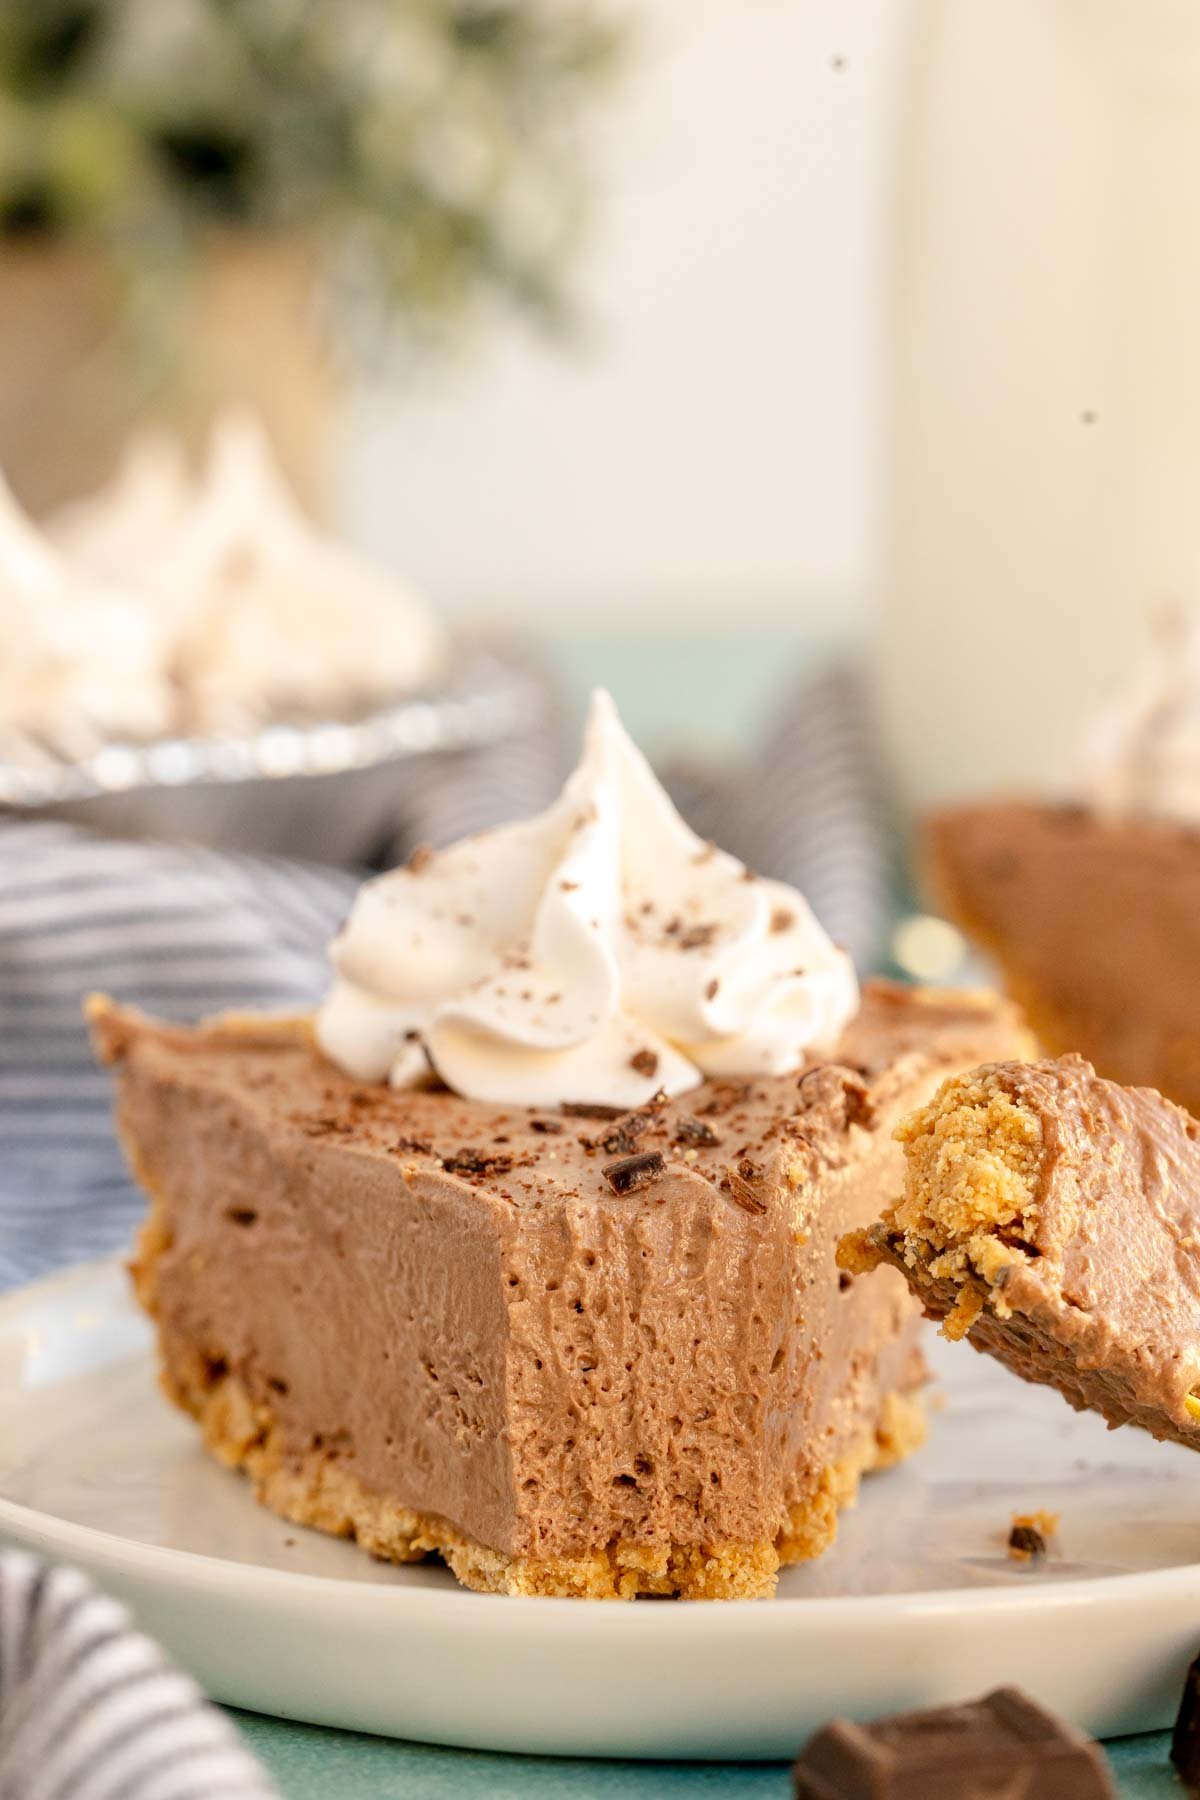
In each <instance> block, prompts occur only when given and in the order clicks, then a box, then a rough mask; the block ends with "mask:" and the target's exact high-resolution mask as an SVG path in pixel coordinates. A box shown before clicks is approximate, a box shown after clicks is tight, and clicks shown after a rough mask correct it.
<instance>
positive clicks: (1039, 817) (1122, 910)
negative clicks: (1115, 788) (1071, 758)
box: [926, 801, 1200, 1112]
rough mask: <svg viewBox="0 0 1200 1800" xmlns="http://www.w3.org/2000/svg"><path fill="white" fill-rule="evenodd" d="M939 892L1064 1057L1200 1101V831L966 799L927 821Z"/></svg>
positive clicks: (1195, 1107)
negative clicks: (1199, 999)
mask: <svg viewBox="0 0 1200 1800" xmlns="http://www.w3.org/2000/svg"><path fill="white" fill-rule="evenodd" d="M926 866H927V869H928V873H929V885H930V888H931V890H932V893H933V896H934V898H935V900H936V901H937V903H938V904H939V905H940V907H941V908H942V910H943V911H944V912H945V913H946V915H947V916H948V917H949V918H951V919H953V920H954V921H955V923H956V924H958V925H959V926H961V928H962V929H963V930H964V931H965V932H966V933H967V935H968V936H969V937H971V938H973V939H974V940H975V941H976V942H977V943H979V944H980V945H982V947H983V948H984V949H985V950H987V951H988V952H989V953H990V954H991V955H993V956H994V957H995V958H996V960H997V962H998V963H999V965H1000V968H1001V970H1002V971H1003V975H1004V980H1005V985H1006V987H1007V988H1008V990H1009V992H1010V993H1011V994H1012V995H1013V996H1014V998H1015V999H1016V1000H1017V1001H1018V1002H1019V1003H1020V1005H1021V1006H1022V1007H1023V1008H1024V1009H1025V1011H1026V1013H1027V1015H1028V1018H1029V1022H1030V1025H1031V1026H1032V1027H1033V1029H1034V1031H1035V1032H1036V1033H1037V1035H1038V1037H1039V1039H1040V1040H1041V1042H1042V1044H1043V1045H1044V1046H1045V1048H1046V1050H1047V1051H1049V1052H1050V1053H1051V1054H1052V1055H1062V1054H1066V1053H1067V1052H1070V1051H1079V1052H1081V1053H1082V1054H1083V1055H1085V1056H1087V1057H1088V1058H1089V1059H1090V1061H1091V1062H1093V1063H1094V1064H1095V1066H1096V1067H1097V1068H1098V1069H1099V1070H1100V1072H1101V1074H1102V1075H1106V1076H1109V1077H1111V1079H1113V1080H1114V1081H1122V1082H1129V1083H1135V1084H1138V1085H1142V1086H1148V1087H1154V1088H1157V1089H1159V1091H1160V1092H1162V1093H1164V1094H1168V1095H1169V1096H1170V1097H1171V1099H1173V1100H1177V1101H1179V1103H1180V1104H1181V1105H1183V1106H1187V1107H1188V1108H1189V1109H1190V1110H1191V1111H1193V1112H1200V1014H1198V1013H1197V1009H1196V1005H1195V992H1196V989H1197V987H1198V986H1200V830H1197V829H1196V828H1195V827H1193V826H1190V825H1187V824H1183V823H1180V822H1178V821H1173V820H1170V819H1165V818H1154V817H1150V816H1148V815H1147V816H1142V815H1138V816H1110V815H1107V814H1105V813H1103V812H1101V811H1098V810H1095V809H1093V808H1090V807H1085V806H1082V805H1069V806H1068V805H1058V806H1055V805H1049V804H1042V803H1039V802H1034V801H1007V802H994V803H984V804H979V805H975V806H963V807H957V808H954V809H953V810H950V811H947V812H944V813H941V814H939V815H938V816H937V817H935V818H934V819H932V820H931V821H930V822H929V825H928V827H927V831H926Z"/></svg>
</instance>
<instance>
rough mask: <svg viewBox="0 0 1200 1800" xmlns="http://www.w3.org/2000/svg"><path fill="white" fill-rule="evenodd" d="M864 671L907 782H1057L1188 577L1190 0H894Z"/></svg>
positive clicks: (1197, 292)
mask: <svg viewBox="0 0 1200 1800" xmlns="http://www.w3.org/2000/svg"><path fill="white" fill-rule="evenodd" d="M905 78H906V87H905V92H904V96H903V102H902V104H903V119H902V124H901V134H900V142H899V145H898V150H899V157H898V163H897V169H896V177H895V179H896V213H895V229H896V232H897V240H896V246H895V249H896V260H895V265H894V286H893V290H892V296H891V303H892V316H891V320H890V324H891V331H892V350H893V363H892V384H893V385H892V395H891V404H892V411H891V422H890V437H889V469H888V486H889V492H888V514H887V539H886V560H885V566H884V572H883V575H884V579H883V586H882V592H881V601H880V615H881V616H880V632H879V636H878V640H877V652H876V654H877V659H878V662H877V677H878V686H879V692H880V699H881V707H882V713H883V719H884V725H885V730H886V734H887V741H888V748H889V752H890V756H891V759H892V762H893V765H894V768H895V771H896V774H897V776H898V779H899V781H900V784H901V786H902V789H903V791H904V792H905V794H906V796H907V797H908V798H909V799H910V800H914V801H917V802H921V801H926V800H929V799H934V798H938V797H941V796H943V795H948V794H957V793H962V792H969V791H971V790H974V789H979V788H981V787H985V786H1006V787H1010V788H1011V787H1021V786H1026V787H1028V786H1039V787H1040V786H1045V785H1048V784H1052V783H1053V782H1055V781H1056V780H1059V779H1060V778H1061V777H1062V775H1063V773H1064V771H1065V770H1066V769H1067V767H1068V766H1069V759H1070V754H1071V751H1072V749H1073V748H1074V746H1075V743H1076V741H1077V739H1078V736H1079V733H1080V731H1081V728H1082V726H1083V724H1084V722H1085V719H1086V717H1087V715H1088V714H1089V713H1090V712H1091V711H1092V710H1094V709H1095V707H1096V706H1097V705H1098V704H1099V703H1101V702H1102V701H1103V699H1104V697H1105V696H1106V694H1107V693H1109V692H1110V691H1111V690H1113V689H1114V688H1116V687H1119V686H1120V685H1121V683H1122V681H1123V680H1125V679H1128V678H1129V674H1130V671H1131V666H1132V664H1133V663H1134V662H1135V661H1137V660H1140V658H1141V656H1142V655H1143V653H1144V650H1145V646H1146V643H1147V639H1148V636H1149V631H1150V626H1151V622H1152V621H1153V619H1154V618H1155V616H1156V615H1157V614H1159V613H1161V612H1162V611H1164V610H1166V609H1167V608H1168V607H1170V606H1171V605H1173V604H1174V605H1177V604H1178V603H1179V602H1180V601H1186V600H1192V599H1195V597H1196V595H1197V587H1198V580H1197V578H1198V576H1200V4H1196V0H914V4H913V17H912V37H911V42H910V49H909V58H908V66H907V70H906V72H905Z"/></svg>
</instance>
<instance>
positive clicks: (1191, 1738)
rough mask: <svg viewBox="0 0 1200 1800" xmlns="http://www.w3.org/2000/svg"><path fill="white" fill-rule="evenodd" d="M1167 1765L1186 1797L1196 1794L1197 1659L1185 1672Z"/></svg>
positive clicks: (1199, 1761)
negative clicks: (1177, 1777)
mask: <svg viewBox="0 0 1200 1800" xmlns="http://www.w3.org/2000/svg"><path fill="white" fill-rule="evenodd" d="M1171 1761H1172V1762H1173V1763H1174V1765H1175V1770H1176V1773H1177V1774H1178V1776H1179V1779H1180V1781H1181V1782H1182V1783H1183V1785H1184V1788H1185V1789H1186V1791H1187V1792H1188V1793H1189V1794H1200V1656H1198V1657H1197V1658H1196V1660H1195V1662H1194V1663H1193V1664H1192V1665H1191V1667H1190V1668H1189V1670H1188V1672H1187V1674H1186V1675H1185V1677H1184V1681H1183V1693H1182V1694H1181V1695H1180V1699H1179V1713H1178V1716H1177V1718H1176V1720H1175V1730H1174V1732H1173V1733H1172V1734H1171Z"/></svg>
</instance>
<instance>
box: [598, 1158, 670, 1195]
mask: <svg viewBox="0 0 1200 1800" xmlns="http://www.w3.org/2000/svg"><path fill="white" fill-rule="evenodd" d="M664 1167H665V1164H664V1162H663V1154H662V1151H661V1150H642V1151H640V1152H639V1153H638V1155H636V1156H622V1157H620V1158H619V1159H618V1160H617V1161H616V1162H610V1163H606V1164H605V1166H604V1170H603V1174H604V1179H605V1181H607V1183H608V1185H609V1187H610V1188H611V1189H612V1191H613V1193H614V1194H632V1193H633V1192H634V1191H635V1190H636V1189H637V1188H643V1187H646V1186H648V1185H649V1183H650V1182H652V1181H656V1180H657V1179H658V1177H659V1176H660V1175H661V1174H662V1172H663V1169H664Z"/></svg>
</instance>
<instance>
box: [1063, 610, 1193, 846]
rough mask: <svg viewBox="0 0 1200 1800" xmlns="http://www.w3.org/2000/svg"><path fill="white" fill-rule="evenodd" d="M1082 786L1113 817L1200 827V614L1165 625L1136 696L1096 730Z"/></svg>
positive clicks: (1179, 617)
mask: <svg viewBox="0 0 1200 1800" xmlns="http://www.w3.org/2000/svg"><path fill="white" fill-rule="evenodd" d="M1082 787H1083V791H1084V796H1085V798H1086V799H1087V800H1088V801H1089V802H1090V803H1091V805H1092V806H1093V807H1094V808H1095V809H1096V811H1097V812H1100V813H1104V814H1107V815H1109V816H1112V817H1121V816H1126V815H1129V814H1137V813H1140V814H1145V815H1149V816H1151V817H1156V818H1162V819H1173V820H1176V821H1178V822H1179V823H1182V824H1190V825H1197V824H1200V610H1197V611H1194V612H1192V613H1190V614H1178V615H1176V616H1174V617H1172V618H1170V619H1168V620H1166V621H1165V622H1164V624H1163V626H1162V628H1161V629H1160V632H1159V636H1158V642H1157V643H1156V645H1155V648H1154V651H1153V654H1152V656H1151V657H1150V659H1149V661H1148V662H1147V664H1146V667H1145V668H1144V669H1143V670H1142V672H1141V675H1140V677H1139V679H1138V680H1137V682H1136V683H1135V685H1134V687H1133V688H1132V690H1131V691H1130V693H1129V694H1128V695H1127V696H1125V697H1124V698H1123V699H1122V700H1121V701H1120V702H1119V703H1118V704H1117V705H1116V706H1114V707H1113V708H1112V709H1111V710H1110V711H1109V712H1107V713H1106V714H1104V715H1103V716H1102V717H1101V718H1100V720H1099V721H1098V722H1097V723H1096V725H1095V726H1094V727H1093V729H1092V732H1091V734H1090V736H1089V739H1088V741H1087V743H1086V746H1085V750H1084V757H1083V769H1082Z"/></svg>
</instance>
